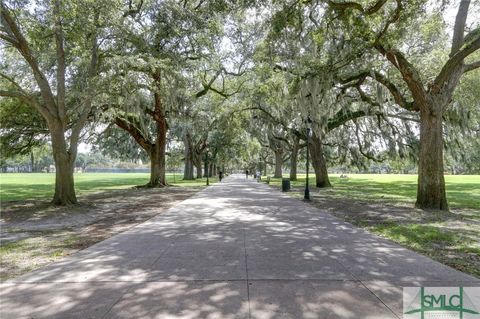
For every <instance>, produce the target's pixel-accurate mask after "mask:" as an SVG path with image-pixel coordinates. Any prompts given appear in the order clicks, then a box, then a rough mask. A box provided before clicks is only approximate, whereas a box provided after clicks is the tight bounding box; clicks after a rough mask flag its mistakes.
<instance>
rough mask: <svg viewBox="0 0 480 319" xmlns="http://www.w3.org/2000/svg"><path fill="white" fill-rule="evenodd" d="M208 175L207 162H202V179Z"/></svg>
mask: <svg viewBox="0 0 480 319" xmlns="http://www.w3.org/2000/svg"><path fill="white" fill-rule="evenodd" d="M207 174H208V164H207V161H203V177H207Z"/></svg>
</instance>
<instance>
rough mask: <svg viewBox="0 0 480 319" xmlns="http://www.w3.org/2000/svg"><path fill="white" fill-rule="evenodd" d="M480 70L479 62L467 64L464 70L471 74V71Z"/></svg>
mask: <svg viewBox="0 0 480 319" xmlns="http://www.w3.org/2000/svg"><path fill="white" fill-rule="evenodd" d="M478 68H480V61H477V62H473V63H470V64H466V65H465V68H464V72H465V73H466V72H470V71H473V70H475V69H478Z"/></svg>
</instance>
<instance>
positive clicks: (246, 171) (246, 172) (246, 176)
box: [245, 169, 248, 179]
mask: <svg viewBox="0 0 480 319" xmlns="http://www.w3.org/2000/svg"><path fill="white" fill-rule="evenodd" d="M245 178H246V179H248V169H246V170H245Z"/></svg>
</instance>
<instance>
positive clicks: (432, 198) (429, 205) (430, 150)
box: [415, 108, 448, 211]
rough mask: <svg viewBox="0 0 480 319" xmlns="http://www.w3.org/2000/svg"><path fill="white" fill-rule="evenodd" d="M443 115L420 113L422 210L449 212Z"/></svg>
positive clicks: (419, 192)
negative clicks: (444, 171) (444, 170)
mask: <svg viewBox="0 0 480 319" xmlns="http://www.w3.org/2000/svg"><path fill="white" fill-rule="evenodd" d="M442 132H443V128H442V114H441V112H436V113H433V112H431V111H429V110H427V109H425V108H424V109H423V110H422V111H421V112H420V154H419V162H418V186H417V202H416V203H415V206H416V207H418V208H422V209H439V210H445V211H448V203H447V196H446V193H445V178H444V176H443V138H442Z"/></svg>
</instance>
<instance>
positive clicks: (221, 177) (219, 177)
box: [218, 171, 223, 182]
mask: <svg viewBox="0 0 480 319" xmlns="http://www.w3.org/2000/svg"><path fill="white" fill-rule="evenodd" d="M222 179H223V172H222V171H220V172H218V180H219V181H220V182H221V181H222Z"/></svg>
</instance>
